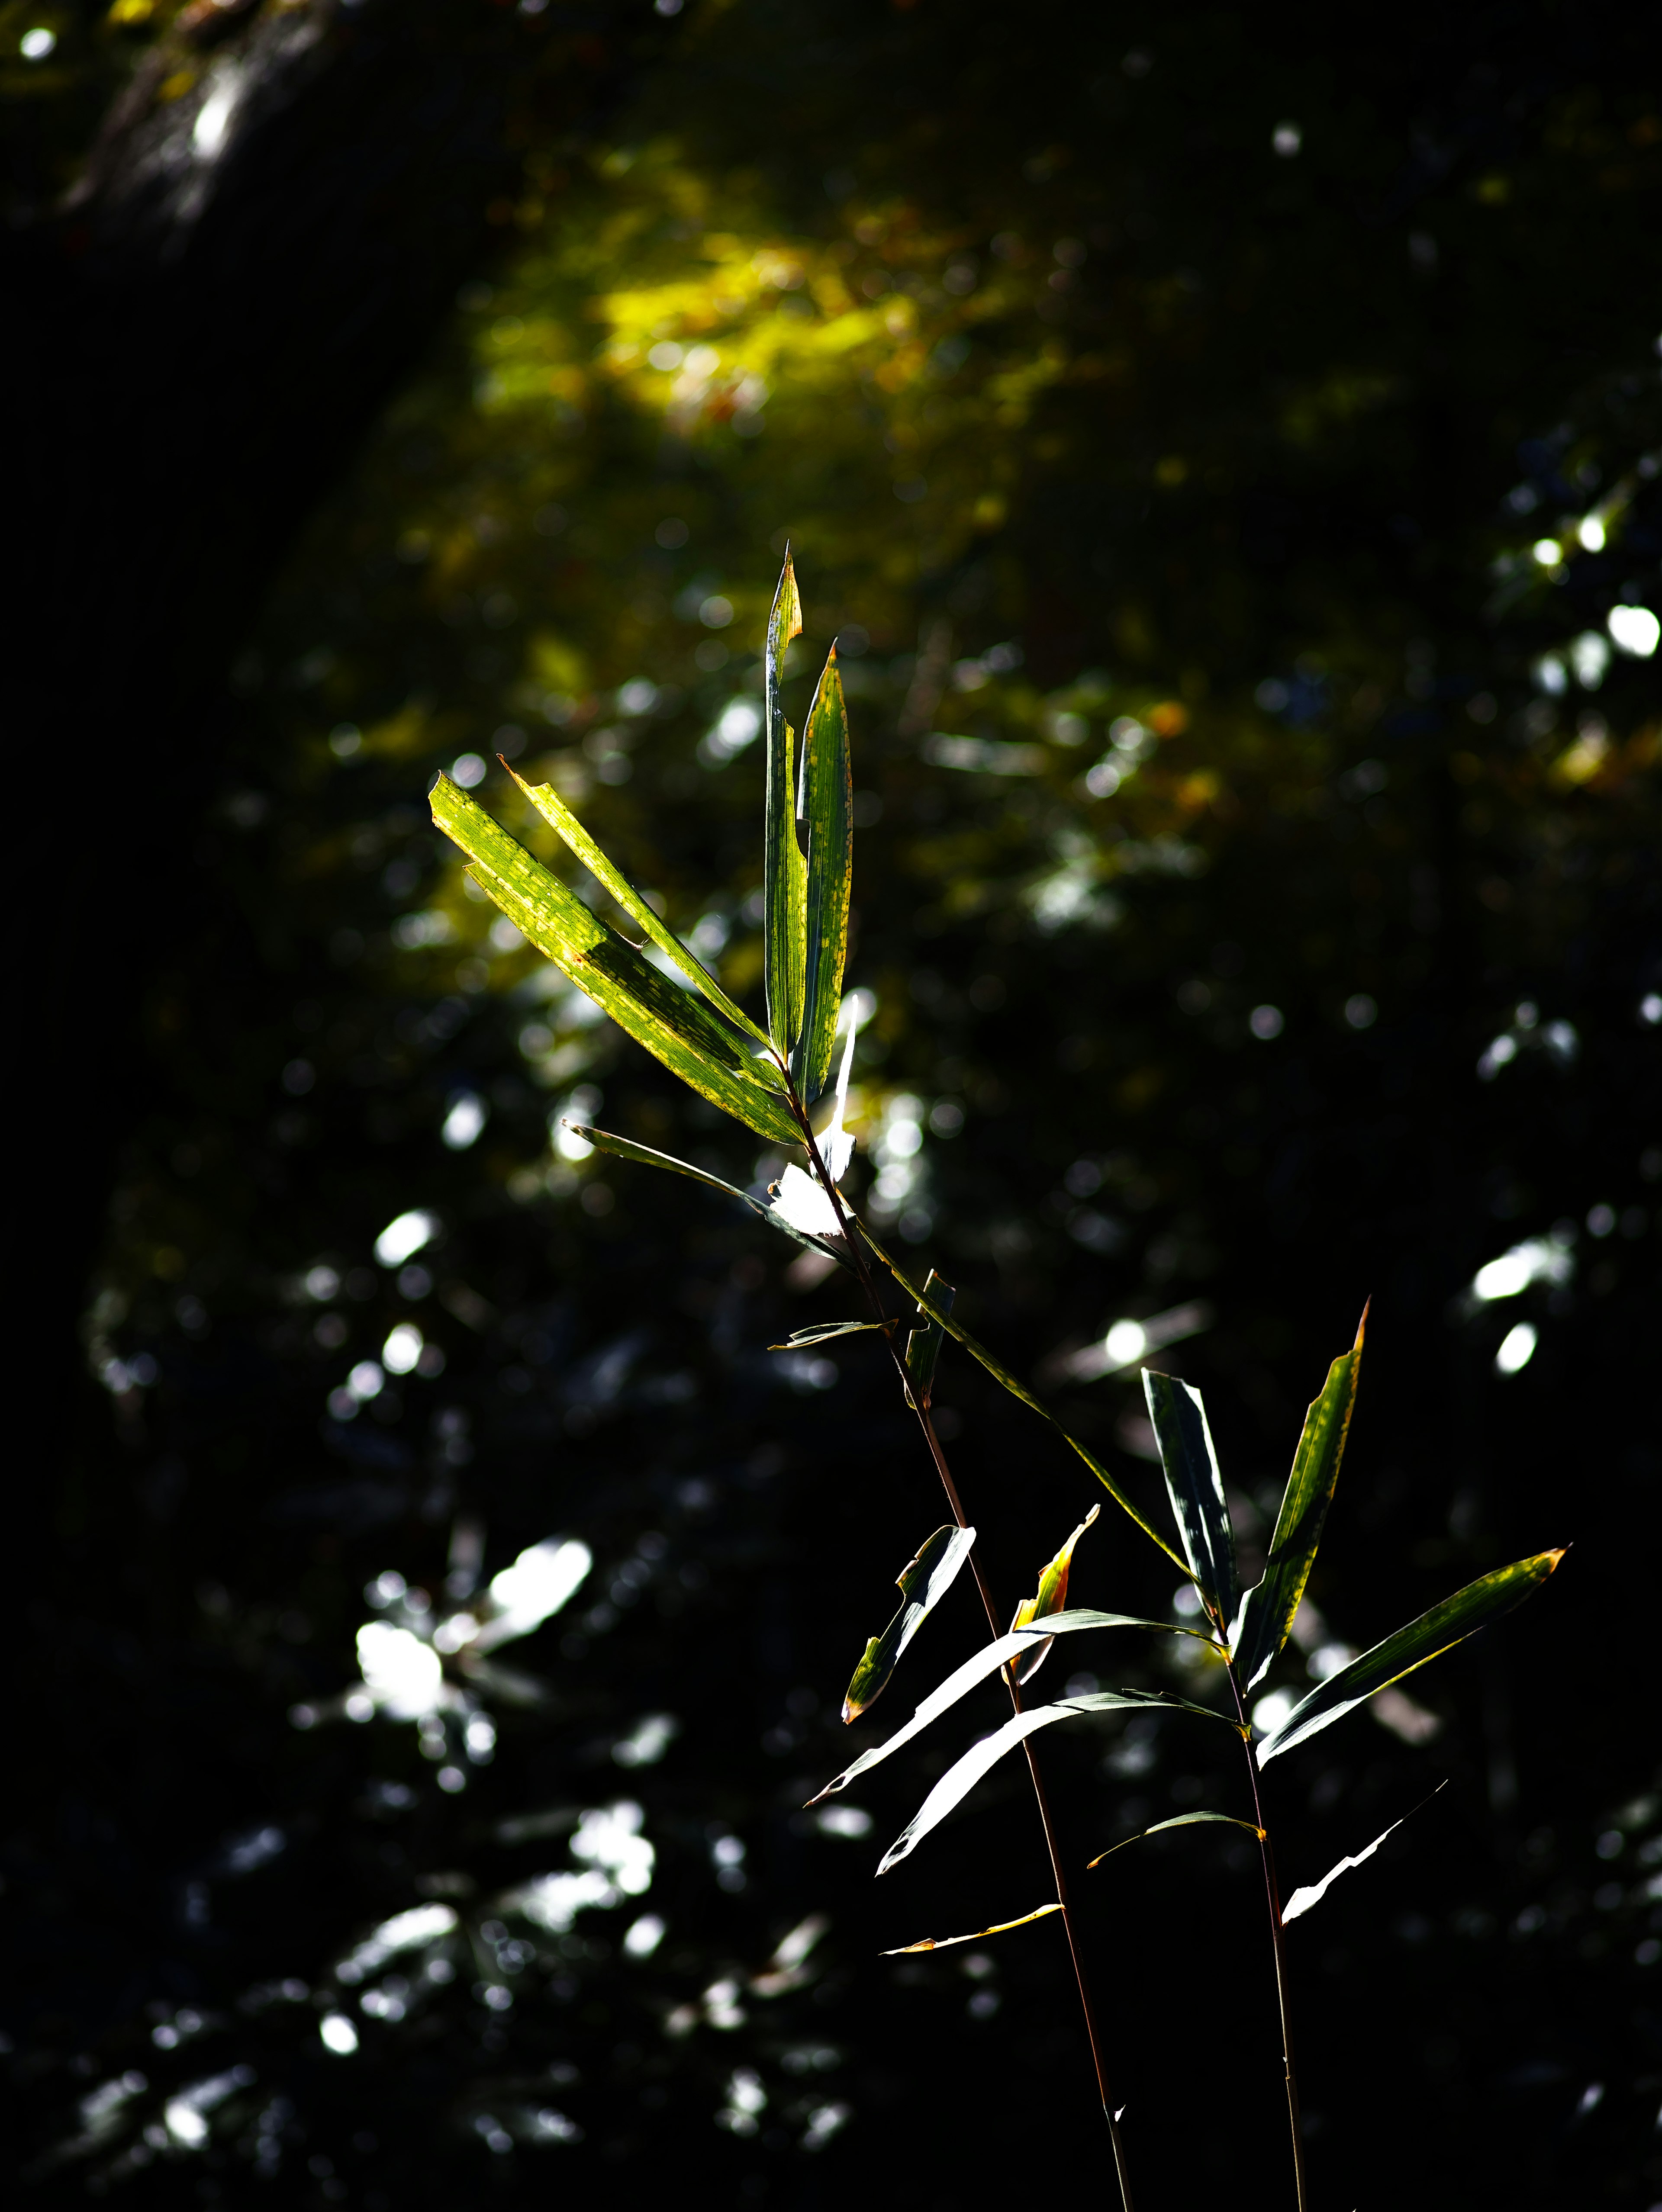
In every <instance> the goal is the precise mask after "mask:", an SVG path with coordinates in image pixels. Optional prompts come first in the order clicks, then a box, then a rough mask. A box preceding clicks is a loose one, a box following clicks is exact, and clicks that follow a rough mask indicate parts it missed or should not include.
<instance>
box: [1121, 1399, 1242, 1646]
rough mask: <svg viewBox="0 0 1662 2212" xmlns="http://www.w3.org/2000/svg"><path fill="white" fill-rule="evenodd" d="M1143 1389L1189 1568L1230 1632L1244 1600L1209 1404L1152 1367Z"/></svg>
mask: <svg viewBox="0 0 1662 2212" xmlns="http://www.w3.org/2000/svg"><path fill="white" fill-rule="evenodd" d="M1142 1389H1143V1395H1144V1396H1145V1397H1146V1398H1147V1400H1148V1418H1149V1419H1150V1420H1151V1421H1152V1422H1153V1423H1154V1438H1155V1441H1156V1443H1158V1444H1159V1445H1160V1465H1161V1466H1162V1467H1163V1468H1165V1470H1166V1491H1167V1492H1168V1493H1169V1495H1170V1497H1171V1500H1172V1512H1173V1513H1174V1514H1175V1515H1176V1516H1177V1522H1178V1534H1180V1535H1181V1536H1182V1538H1183V1548H1184V1553H1185V1554H1186V1555H1187V1558H1188V1560H1189V1571H1190V1574H1191V1575H1193V1577H1194V1578H1195V1582H1196V1587H1197V1588H1198V1589H1199V1591H1200V1594H1201V1599H1202V1603H1203V1604H1204V1605H1205V1607H1206V1609H1207V1611H1208V1613H1210V1614H1211V1616H1212V1618H1213V1620H1215V1621H1216V1622H1217V1624H1218V1626H1219V1627H1220V1628H1221V1629H1224V1630H1225V1631H1226V1632H1227V1629H1228V1626H1229V1624H1230V1622H1231V1621H1232V1620H1233V1619H1234V1618H1235V1609H1236V1607H1237V1606H1238V1605H1239V1601H1240V1593H1239V1590H1238V1589H1237V1588H1236V1581H1235V1536H1234V1531H1233V1529H1232V1528H1230V1526H1229V1508H1228V1506H1227V1504H1225V1503H1224V1496H1223V1477H1222V1475H1221V1474H1219V1472H1218V1455H1217V1454H1216V1452H1215V1450H1214V1449H1213V1448H1212V1431H1211V1430H1210V1429H1209V1428H1208V1425H1207V1420H1206V1408H1205V1407H1204V1406H1203V1405H1202V1403H1201V1394H1200V1392H1199V1391H1198V1390H1196V1389H1193V1388H1192V1387H1191V1386H1190V1384H1189V1383H1180V1382H1179V1381H1178V1378H1177V1377H1176V1376H1174V1375H1157V1374H1156V1373H1155V1372H1154V1370H1153V1368H1150V1367H1145V1368H1144V1369H1143V1370H1142Z"/></svg>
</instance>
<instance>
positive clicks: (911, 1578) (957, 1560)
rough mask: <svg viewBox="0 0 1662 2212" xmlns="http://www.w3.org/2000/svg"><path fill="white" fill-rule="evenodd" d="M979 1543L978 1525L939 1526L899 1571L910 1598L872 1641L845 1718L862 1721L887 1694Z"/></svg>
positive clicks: (898, 1582)
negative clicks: (907, 1653)
mask: <svg viewBox="0 0 1662 2212" xmlns="http://www.w3.org/2000/svg"><path fill="white" fill-rule="evenodd" d="M974 1541H975V1530H974V1529H973V1528H937V1529H936V1530H935V1532H934V1535H933V1536H930V1537H928V1538H927V1539H926V1541H924V1542H923V1543H922V1544H921V1545H920V1546H919V1547H918V1549H917V1553H916V1557H915V1558H914V1559H911V1560H910V1561H909V1562H908V1564H907V1565H905V1566H904V1567H903V1568H902V1569H901V1570H900V1572H899V1574H898V1576H897V1577H896V1581H895V1586H896V1588H897V1589H898V1590H899V1592H900V1595H901V1596H902V1598H903V1599H904V1604H903V1605H902V1606H901V1608H900V1610H899V1612H898V1613H896V1615H895V1617H894V1619H893V1620H892V1621H891V1622H890V1623H889V1625H888V1626H887V1627H886V1629H885V1630H884V1631H883V1633H882V1634H881V1635H880V1636H874V1637H873V1638H871V1640H870V1641H869V1643H868V1644H867V1646H866V1650H865V1653H864V1656H862V1658H861V1662H860V1664H859V1665H858V1666H857V1667H856V1668H855V1670H854V1679H853V1680H852V1681H851V1682H850V1683H849V1691H848V1695H847V1696H846V1697H845V1698H844V1699H843V1719H844V1720H845V1721H856V1720H858V1719H859V1717H860V1716H861V1713H863V1712H864V1711H866V1710H867V1709H868V1707H869V1706H871V1705H875V1704H876V1703H877V1700H878V1699H880V1697H881V1696H882V1694H883V1692H884V1691H885V1690H886V1688H887V1686H888V1682H889V1677H890V1676H891V1675H892V1674H893V1672H894V1670H895V1668H897V1667H898V1665H899V1663H900V1655H901V1654H902V1652H903V1651H904V1650H905V1649H906V1646H907V1645H908V1644H910V1642H911V1640H912V1638H913V1637H914V1636H916V1633H917V1632H918V1630H919V1629H920V1628H922V1626H923V1624H924V1622H925V1621H926V1620H928V1617H929V1615H930V1614H931V1613H933V1612H934V1608H935V1607H936V1606H938V1605H939V1604H940V1602H941V1599H942V1598H943V1597H945V1595H947V1591H948V1590H949V1589H951V1588H952V1586H953V1583H954V1581H956V1579H957V1577H958V1571H959V1568H960V1567H961V1566H962V1565H963V1564H964V1562H965V1559H968V1558H969V1556H970V1547H971V1545H972V1544H973V1543H974Z"/></svg>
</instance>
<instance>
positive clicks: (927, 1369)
mask: <svg viewBox="0 0 1662 2212" xmlns="http://www.w3.org/2000/svg"><path fill="white" fill-rule="evenodd" d="M923 1291H924V1295H925V1297H934V1298H935V1299H936V1300H937V1301H938V1302H939V1304H941V1307H942V1309H943V1310H945V1311H946V1312H947V1313H950V1312H951V1311H952V1310H953V1299H954V1298H955V1297H957V1296H958V1292H957V1291H955V1290H954V1289H953V1285H951V1284H950V1283H948V1282H947V1281H945V1280H944V1279H942V1278H941V1276H939V1275H937V1274H936V1273H935V1271H934V1268H933V1267H931V1268H930V1270H929V1273H928V1279H927V1280H926V1281H925V1283H924V1285H923ZM917 1318H918V1319H919V1321H920V1322H922V1324H923V1326H922V1328H915V1329H913V1331H912V1332H911V1334H910V1336H908V1338H907V1339H906V1357H905V1368H906V1403H907V1404H908V1405H909V1406H910V1407H912V1408H913V1410H914V1411H916V1408H917V1407H919V1406H922V1407H925V1408H926V1409H927V1408H928V1407H929V1406H930V1405H932V1404H933V1403H934V1370H935V1364H936V1362H937V1361H938V1360H939V1358H940V1357H941V1342H942V1340H943V1338H944V1335H945V1332H944V1330H943V1329H942V1328H941V1324H940V1322H937V1321H931V1320H930V1318H929V1316H928V1313H927V1312H926V1311H925V1310H924V1309H923V1308H922V1306H920V1307H919V1308H918V1310H917Z"/></svg>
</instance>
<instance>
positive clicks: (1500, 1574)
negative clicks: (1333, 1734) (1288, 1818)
mask: <svg viewBox="0 0 1662 2212" xmlns="http://www.w3.org/2000/svg"><path fill="white" fill-rule="evenodd" d="M1563 1556H1564V1553H1563V1551H1562V1550H1560V1551H1556V1552H1537V1553H1535V1555H1534V1556H1533V1558H1531V1559H1515V1560H1513V1564H1512V1565H1510V1566H1509V1567H1497V1568H1496V1569H1495V1572H1494V1573H1493V1574H1489V1575H1483V1576H1482V1577H1480V1578H1479V1579H1478V1580H1477V1581H1476V1582H1475V1583H1467V1584H1466V1586H1465V1588H1464V1589H1463V1590H1457V1591H1456V1592H1455V1594H1454V1595H1453V1596H1452V1597H1446V1598H1445V1599H1444V1600H1443V1601H1442V1603H1441V1604H1440V1605H1434V1606H1433V1607H1432V1608H1431V1610H1430V1612H1429V1613H1422V1614H1421V1616H1420V1618H1419V1619H1418V1620H1411V1621H1409V1624H1408V1626H1407V1627H1406V1628H1399V1629H1398V1630H1397V1632H1396V1634H1395V1635H1394V1636H1387V1637H1386V1638H1385V1641H1384V1643H1383V1644H1375V1645H1374V1646H1373V1650H1371V1651H1364V1652H1363V1653H1362V1655H1361V1658H1359V1659H1353V1660H1352V1661H1351V1662H1350V1664H1349V1665H1348V1667H1342V1668H1340V1669H1339V1671H1338V1673H1337V1674H1330V1675H1329V1676H1328V1678H1327V1680H1325V1681H1324V1682H1323V1683H1321V1684H1319V1685H1318V1687H1317V1688H1315V1689H1313V1690H1312V1692H1310V1695H1309V1696H1308V1697H1307V1698H1305V1699H1301V1700H1300V1703H1299V1704H1298V1705H1294V1708H1293V1710H1292V1711H1291V1712H1290V1713H1289V1714H1288V1717H1287V1718H1286V1719H1285V1720H1284V1721H1283V1722H1282V1724H1281V1726H1280V1727H1279V1728H1277V1729H1273V1730H1272V1731H1271V1732H1270V1734H1269V1735H1268V1736H1267V1737H1266V1738H1265V1740H1264V1741H1263V1743H1261V1744H1260V1745H1259V1746H1258V1764H1259V1765H1260V1766H1263V1765H1267V1763H1268V1762H1269V1760H1270V1759H1279V1758H1280V1756H1281V1754H1282V1752H1284V1751H1291V1750H1292V1748H1293V1747H1294V1744H1298V1743H1303V1742H1304V1741H1306V1739H1307V1738H1308V1737H1310V1736H1312V1735H1315V1734H1316V1733H1317V1732H1318V1729H1324V1728H1330V1727H1331V1726H1332V1724H1333V1723H1334V1722H1335V1721H1336V1720H1342V1719H1343V1717H1344V1716H1345V1715H1346V1714H1347V1713H1348V1712H1351V1711H1354V1710H1355V1707H1356V1706H1358V1705H1362V1704H1365V1703H1366V1701H1367V1699H1369V1698H1371V1697H1372V1696H1373V1693H1374V1692H1375V1691H1376V1690H1383V1689H1384V1688H1385V1687H1386V1686H1387V1685H1388V1684H1389V1683H1391V1682H1399V1681H1401V1680H1402V1679H1403V1675H1404V1674H1413V1673H1414V1671H1415V1668H1420V1667H1423V1666H1425V1665H1427V1664H1428V1662H1429V1661H1431V1660H1433V1659H1434V1658H1436V1657H1437V1656H1438V1654H1439V1653H1440V1652H1443V1651H1446V1650H1449V1649H1450V1648H1451V1646H1452V1645H1453V1644H1458V1643H1460V1642H1462V1641H1463V1640H1464V1638H1466V1637H1468V1636H1471V1635H1474V1634H1475V1633H1476V1631H1477V1630H1478V1629H1480V1628H1486V1627H1488V1624H1489V1622H1490V1621H1492V1620H1499V1619H1500V1618H1501V1614H1502V1613H1510V1612H1511V1611H1512V1609H1513V1606H1515V1605H1521V1604H1522V1603H1523V1601H1524V1600H1525V1598H1526V1597H1529V1596H1531V1595H1532V1594H1533V1593H1534V1592H1535V1591H1536V1590H1537V1589H1539V1588H1540V1586H1541V1584H1542V1583H1543V1582H1545V1580H1546V1579H1547V1577H1548V1576H1549V1574H1550V1573H1551V1572H1552V1571H1553V1569H1554V1568H1555V1566H1556V1565H1558V1562H1559V1561H1560V1559H1562V1558H1563Z"/></svg>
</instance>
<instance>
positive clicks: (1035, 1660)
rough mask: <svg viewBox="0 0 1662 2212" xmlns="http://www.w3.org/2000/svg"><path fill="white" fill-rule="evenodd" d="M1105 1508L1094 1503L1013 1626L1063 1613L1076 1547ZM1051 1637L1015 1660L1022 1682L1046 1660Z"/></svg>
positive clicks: (1017, 1679) (1018, 1611)
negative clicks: (1036, 1593)
mask: <svg viewBox="0 0 1662 2212" xmlns="http://www.w3.org/2000/svg"><path fill="white" fill-rule="evenodd" d="M1101 1510H1102V1508H1101V1507H1100V1506H1099V1505H1093V1507H1092V1508H1091V1510H1090V1511H1089V1512H1088V1513H1087V1515H1086V1516H1085V1518H1084V1519H1083V1520H1082V1521H1081V1522H1080V1524H1079V1526H1078V1528H1075V1531H1074V1533H1073V1534H1072V1535H1071V1536H1070V1537H1069V1538H1068V1541H1067V1542H1066V1543H1065V1544H1064V1545H1063V1546H1062V1549H1061V1550H1060V1551H1059V1552H1058V1553H1056V1557H1055V1559H1052V1560H1051V1561H1050V1564H1049V1565H1048V1566H1046V1567H1045V1569H1044V1571H1043V1572H1042V1573H1041V1574H1040V1576H1039V1578H1038V1595H1036V1596H1034V1597H1029V1598H1024V1599H1023V1600H1022V1601H1021V1603H1020V1605H1019V1606H1018V1607H1016V1609H1015V1618H1014V1620H1012V1621H1011V1623H1010V1626H1011V1627H1012V1628H1013V1629H1015V1628H1026V1626H1027V1624H1028V1623H1029V1621H1035V1620H1044V1617H1045V1615H1046V1614H1047V1613H1060V1612H1061V1611H1062V1608H1063V1607H1064V1606H1065V1605H1066V1604H1067V1602H1068V1569H1069V1568H1070V1567H1071V1566H1072V1565H1073V1561H1074V1547H1075V1544H1077V1543H1078V1541H1079V1540H1080V1538H1081V1536H1082V1535H1083V1534H1085V1532H1086V1530H1087V1528H1089V1527H1090V1525H1091V1523H1092V1522H1093V1521H1094V1520H1095V1519H1096V1517H1097V1516H1098V1514H1099V1513H1100V1512H1101ZM1051 1641H1052V1639H1051V1638H1050V1637H1048V1636H1047V1637H1046V1638H1044V1642H1043V1643H1042V1644H1034V1646H1033V1648H1032V1650H1031V1651H1024V1652H1022V1653H1021V1654H1020V1656H1019V1657H1017V1658H1014V1659H1012V1660H1011V1662H1010V1667H1009V1672H1010V1676H1011V1679H1012V1680H1014V1682H1015V1683H1016V1684H1017V1685H1018V1686H1020V1684H1021V1683H1023V1682H1031V1681H1032V1679H1033V1676H1034V1675H1035V1674H1038V1670H1039V1668H1041V1667H1042V1666H1043V1665H1044V1659H1045V1655H1046V1653H1047V1652H1048V1651H1049V1650H1050V1644H1051Z"/></svg>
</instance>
